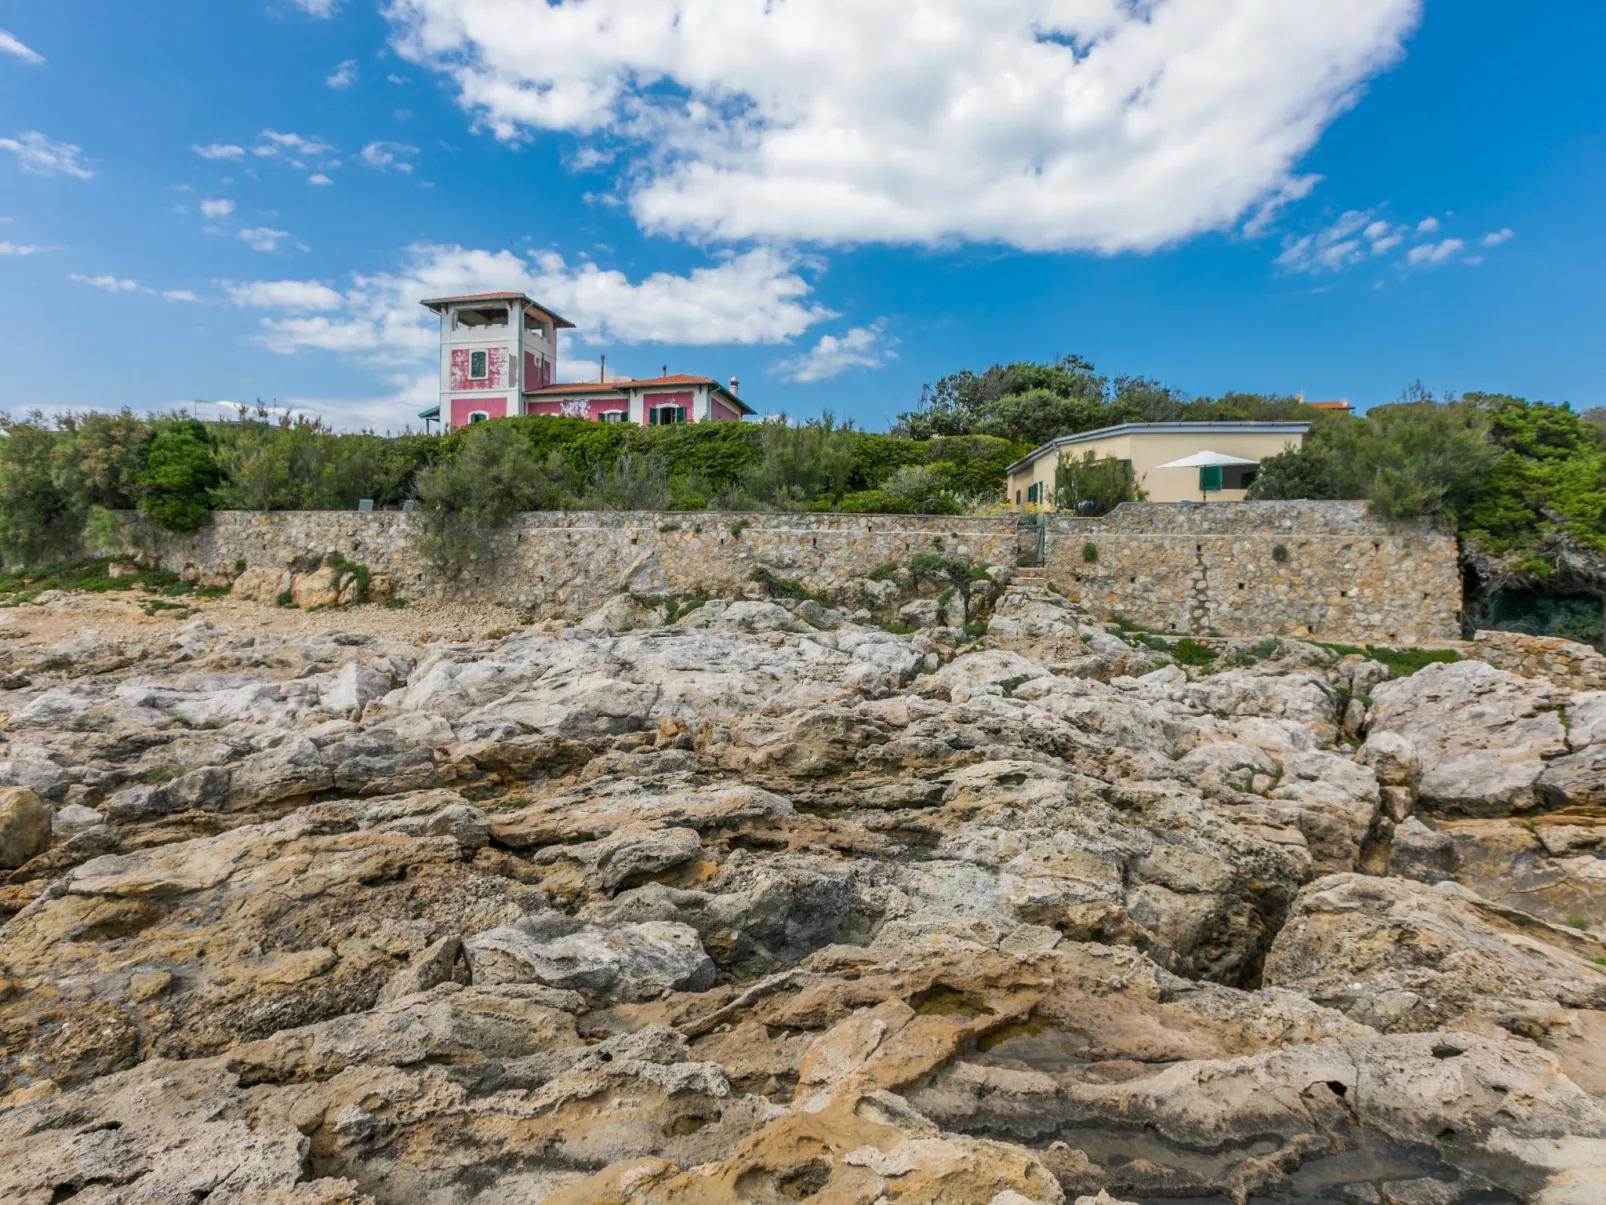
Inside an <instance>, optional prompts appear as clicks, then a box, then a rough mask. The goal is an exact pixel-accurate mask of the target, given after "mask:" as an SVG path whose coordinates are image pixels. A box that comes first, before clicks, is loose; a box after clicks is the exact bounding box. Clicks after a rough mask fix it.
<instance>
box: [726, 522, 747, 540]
mask: <svg viewBox="0 0 1606 1205" xmlns="http://www.w3.org/2000/svg"><path fill="white" fill-rule="evenodd" d="M751 522H752V520H751V519H737V520H736V522H734V523H732V524H731V525H730V533H731V539H733V540H739V539H741V538H742V532H744V531H746V530H747V528H748V526H749V525H750V524H751Z"/></svg>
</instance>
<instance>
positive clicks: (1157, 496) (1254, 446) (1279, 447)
mask: <svg viewBox="0 0 1606 1205" xmlns="http://www.w3.org/2000/svg"><path fill="white" fill-rule="evenodd" d="M1303 442H1304V438H1303V436H1300V435H1297V434H1289V433H1287V432H1284V431H1275V432H1263V433H1262V432H1243V433H1237V434H1234V433H1231V432H1215V431H1186V432H1174V433H1173V432H1148V431H1140V432H1134V433H1131V434H1126V435H1110V436H1106V437H1104V438H1102V439H1090V440H1088V441H1087V442H1085V443H1074V444H1066V445H1064V446H1062V447H1059V448H1053V449H1050V450H1049V451H1048V452H1045V453H1044V454H1043V455H1041V456H1039V457H1038V458H1037V459H1036V460H1034V461H1032V462H1031V463H1030V464H1028V465H1027V466H1025V467H1024V468H1022V469H1019V470H1017V471H1016V472H1014V473H1012V474H1010V478H1009V495H1008V497H1009V501H1010V503H1011V504H1014V503H1015V495H1016V491H1017V490H1018V491H1020V500H1021V504H1023V505H1024V504H1025V502H1026V494H1027V490H1028V489H1029V488H1030V487H1031V486H1033V485H1035V484H1038V483H1041V484H1042V487H1043V488H1042V491H1041V493H1042V497H1043V499H1044V500H1045V503H1046V502H1047V500H1049V499H1051V498H1052V497H1053V496H1054V473H1055V471H1056V469H1057V468H1058V467H1059V458H1060V457H1061V456H1070V457H1074V458H1075V459H1078V460H1080V459H1081V458H1082V457H1083V456H1085V455H1087V453H1088V452H1092V453H1093V455H1094V458H1095V459H1097V460H1103V459H1106V458H1109V459H1114V460H1130V461H1131V462H1132V472H1133V473H1134V474H1135V475H1136V477H1137V481H1138V486H1139V488H1141V489H1143V490H1145V491H1147V492H1148V495H1149V501H1150V502H1189V501H1192V502H1198V501H1200V500H1201V499H1203V500H1207V501H1211V502H1241V501H1243V497H1244V491H1243V490H1211V491H1210V492H1209V493H1208V494H1200V492H1199V470H1198V469H1162V468H1161V467H1160V466H1161V465H1162V464H1167V463H1169V462H1170V461H1173V460H1182V459H1183V458H1185V457H1188V456H1192V455H1193V454H1194V453H1196V452H1220V453H1221V454H1222V455H1224V456H1241V457H1243V458H1244V459H1245V460H1257V461H1258V460H1266V459H1269V458H1270V457H1272V456H1276V455H1278V454H1280V453H1281V452H1283V451H1285V450H1286V449H1288V448H1290V447H1295V448H1297V447H1299V446H1300V445H1301V444H1302V443H1303ZM1047 509H1053V508H1052V507H1047Z"/></svg>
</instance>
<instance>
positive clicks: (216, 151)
mask: <svg viewBox="0 0 1606 1205" xmlns="http://www.w3.org/2000/svg"><path fill="white" fill-rule="evenodd" d="M190 150H192V151H194V152H195V153H196V154H197V155H199V156H200V157H201V158H202V159H243V158H245V148H244V147H243V146H236V145H235V144H234V143H232V142H212V143H208V144H207V145H205V146H198V145H196V144H195V143H191V144H190Z"/></svg>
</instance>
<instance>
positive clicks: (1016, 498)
mask: <svg viewBox="0 0 1606 1205" xmlns="http://www.w3.org/2000/svg"><path fill="white" fill-rule="evenodd" d="M1015 505H1016V506H1019V505H1020V491H1019V490H1016V491H1015Z"/></svg>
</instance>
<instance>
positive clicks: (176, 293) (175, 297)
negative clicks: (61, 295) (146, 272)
mask: <svg viewBox="0 0 1606 1205" xmlns="http://www.w3.org/2000/svg"><path fill="white" fill-rule="evenodd" d="M67 279H68V280H76V281H77V282H78V283H79V284H86V285H89V286H90V287H92V288H96V289H103V290H105V291H106V292H108V293H147V294H149V295H150V296H152V297H160V298H162V299H163V300H165V301H199V300H201V299H200V298H199V297H197V296H196V295H195V294H194V293H192V292H190V291H189V290H188V289H153V288H151V287H150V286H149V285H142V284H140V283H139V281H137V280H123V279H120V278H118V277H116V276H112V275H110V274H109V273H108V274H107V275H105V276H83V275H80V274H79V273H77V272H69V273H68V274H67Z"/></svg>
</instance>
